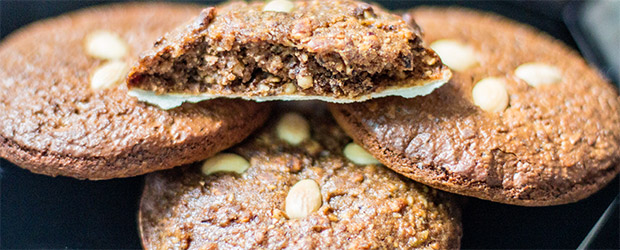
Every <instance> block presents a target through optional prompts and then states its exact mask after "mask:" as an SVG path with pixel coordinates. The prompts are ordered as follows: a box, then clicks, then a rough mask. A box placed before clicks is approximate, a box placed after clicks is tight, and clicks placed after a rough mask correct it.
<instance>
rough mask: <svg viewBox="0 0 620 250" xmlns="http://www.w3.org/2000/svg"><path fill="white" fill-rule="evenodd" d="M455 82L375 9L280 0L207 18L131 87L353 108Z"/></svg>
mask: <svg viewBox="0 0 620 250" xmlns="http://www.w3.org/2000/svg"><path fill="white" fill-rule="evenodd" d="M274 2H275V3H276V4H281V5H289V6H288V7H289V9H287V10H281V9H280V10H277V11H274V10H272V9H273V8H274V7H273V6H271V5H273V3H274ZM270 6H271V7H270ZM449 76H450V72H449V70H448V69H447V68H446V67H444V66H443V65H442V64H441V60H440V59H439V58H438V57H437V55H436V54H435V53H434V52H433V51H432V50H430V49H428V48H427V47H425V46H424V45H423V42H422V40H421V39H420V37H419V36H418V35H417V33H416V32H415V29H414V28H412V27H411V26H409V25H407V23H405V22H404V21H403V20H402V19H401V18H400V17H399V16H396V15H393V14H390V13H387V12H386V11H384V10H383V9H381V8H379V7H377V6H373V5H369V4H366V3H362V2H357V1H350V0H338V1H318V0H314V1H295V2H288V1H283V0H275V1H273V2H271V3H265V2H263V1H257V2H251V3H246V2H231V3H226V4H224V5H222V6H218V7H211V8H207V9H205V10H203V11H202V13H201V14H200V15H199V16H198V17H197V18H196V19H195V20H194V21H193V22H191V23H189V24H185V25H182V26H181V27H179V28H177V29H176V30H175V31H173V32H170V33H168V34H166V35H165V36H164V37H162V38H161V39H160V40H159V41H157V42H156V43H155V47H154V48H153V49H152V50H151V51H148V52H146V53H145V54H144V55H143V56H142V58H141V59H140V60H139V62H138V63H137V64H136V65H134V67H133V68H132V70H131V72H130V74H129V78H128V85H129V86H130V88H136V89H140V90H146V91H151V95H152V94H153V92H154V93H155V94H177V95H175V96H176V97H178V98H180V97H183V96H200V97H202V98H205V99H208V98H214V97H217V96H220V97H221V96H224V95H225V96H227V97H242V98H246V99H254V100H274V99H287V100H289V99H293V100H296V99H321V100H327V101H332V102H352V101H361V100H364V99H367V98H371V97H375V96H383V95H404V96H414V95H420V94H422V95H424V94H428V93H430V91H432V89H434V88H436V87H438V86H439V85H441V84H443V83H445V82H446V81H447V79H448V78H449ZM140 94H143V95H140ZM144 94H148V92H144V91H137V92H135V93H133V95H134V96H138V97H139V98H142V97H144ZM142 99H144V98H142ZM144 100H146V101H149V100H150V99H144Z"/></svg>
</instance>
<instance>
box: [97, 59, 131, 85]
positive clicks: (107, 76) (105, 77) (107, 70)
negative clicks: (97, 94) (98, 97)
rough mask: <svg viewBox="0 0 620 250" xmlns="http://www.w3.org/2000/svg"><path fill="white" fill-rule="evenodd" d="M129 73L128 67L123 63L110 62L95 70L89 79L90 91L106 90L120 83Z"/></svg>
mask: <svg viewBox="0 0 620 250" xmlns="http://www.w3.org/2000/svg"><path fill="white" fill-rule="evenodd" d="M128 72H129V66H128V65H127V63H125V62H121V61H110V62H107V63H105V64H103V65H101V66H99V68H97V69H96V70H95V72H94V73H93V74H92V76H91V78H90V87H91V88H92V89H95V90H97V89H107V88H109V87H112V86H115V85H116V84H118V83H120V82H121V81H122V80H123V79H125V76H126V75H127V73H128Z"/></svg>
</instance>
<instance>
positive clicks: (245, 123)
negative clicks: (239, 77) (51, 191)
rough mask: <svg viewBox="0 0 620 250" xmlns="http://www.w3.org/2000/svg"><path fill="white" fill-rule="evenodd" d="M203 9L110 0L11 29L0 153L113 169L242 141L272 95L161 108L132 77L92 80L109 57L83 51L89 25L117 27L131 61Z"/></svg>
mask: <svg viewBox="0 0 620 250" xmlns="http://www.w3.org/2000/svg"><path fill="white" fill-rule="evenodd" d="M200 10H201V7H200V6H195V5H182V4H163V3H134V4H118V5H109V6H103V7H96V8H91V9H87V10H82V11H78V12H74V13H71V14H67V15H63V16H60V17H57V18H53V19H49V20H45V21H40V22H37V23H34V24H32V25H29V26H27V27H25V28H22V29H21V30H19V31H17V32H15V33H13V34H11V35H9V36H8V37H7V38H6V39H5V40H4V41H3V42H2V44H1V45H0V58H2V60H0V157H3V158H6V159H8V160H9V161H11V162H13V163H15V164H17V165H19V166H21V167H23V168H26V169H28V170H30V171H32V172H35V173H40V174H46V175H51V176H56V175H63V176H71V177H75V178H80V179H109V178H118V177H129V176H135V175H140V174H144V173H147V172H151V171H155V170H159V169H166V168H171V167H174V166H178V165H180V164H187V163H190V162H193V161H197V160H201V159H204V158H206V157H209V156H210V155H212V154H214V153H216V152H218V151H220V150H223V149H225V148H227V147H229V146H231V145H233V144H235V143H237V142H239V141H241V140H242V139H243V138H244V137H246V136H247V135H249V134H250V133H251V132H252V131H253V130H254V129H255V128H257V127H258V126H260V125H261V124H262V122H263V121H265V120H266V118H267V115H268V112H269V105H265V104H256V103H251V102H244V101H232V100H215V101H210V102H205V103H200V104H186V105H184V106H182V107H180V108H178V109H175V110H171V111H162V110H159V109H158V108H156V107H153V106H149V105H146V104H143V103H139V102H137V101H136V100H134V99H133V98H131V97H128V96H127V88H126V86H125V85H120V86H117V87H113V88H110V89H102V90H94V89H91V88H90V77H91V75H92V74H93V72H94V71H95V69H96V68H97V67H99V66H101V65H103V64H104V63H105V60H101V59H96V58H94V57H91V56H88V55H87V54H86V52H85V45H84V40H85V37H86V36H87V35H88V34H90V33H91V32H94V31H96V30H107V31H110V32H113V33H115V34H118V36H119V37H121V39H123V40H124V42H125V43H126V44H127V46H128V48H129V49H128V56H127V57H126V58H125V59H124V60H126V61H131V60H132V58H136V57H137V56H138V53H139V52H140V51H142V50H144V49H146V48H147V47H149V46H150V45H151V43H152V41H154V40H156V38H157V37H158V36H160V35H162V34H164V33H165V32H166V31H167V30H169V29H172V28H174V27H175V26H176V25H179V24H180V23H182V22H185V21H187V20H188V19H189V18H191V16H194V15H196V14H197V13H198V12H200ZM163 16H165V18H162V17H163ZM134 60H135V59H134Z"/></svg>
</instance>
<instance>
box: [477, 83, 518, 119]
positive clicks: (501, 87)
mask: <svg viewBox="0 0 620 250" xmlns="http://www.w3.org/2000/svg"><path fill="white" fill-rule="evenodd" d="M472 97H473V99H474V104H476V105H477V106H478V107H480V108H481V109H483V110H485V111H488V112H494V113H497V112H501V111H504V110H505V109H506V107H508V98H509V97H508V90H506V83H505V81H504V80H503V79H501V78H496V77H488V78H484V79H482V80H480V81H479V82H478V83H476V86H474V89H473V90H472Z"/></svg>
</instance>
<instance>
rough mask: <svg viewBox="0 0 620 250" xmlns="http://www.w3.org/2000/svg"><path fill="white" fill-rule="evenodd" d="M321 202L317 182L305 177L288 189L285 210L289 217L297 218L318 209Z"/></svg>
mask: <svg viewBox="0 0 620 250" xmlns="http://www.w3.org/2000/svg"><path fill="white" fill-rule="evenodd" d="M322 204H323V200H322V196H321V188H320V187H319V184H317V183H316V182H315V181H314V180H311V179H305V180H301V181H299V182H297V183H296V184H295V185H293V186H292V187H291V189H290V190H289V191H288V194H287V196H286V201H285V206H286V208H285V210H286V214H287V216H288V217H289V218H291V219H299V218H305V217H306V216H308V215H309V214H311V213H313V212H315V211H317V210H319V208H320V207H321V205H322Z"/></svg>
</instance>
